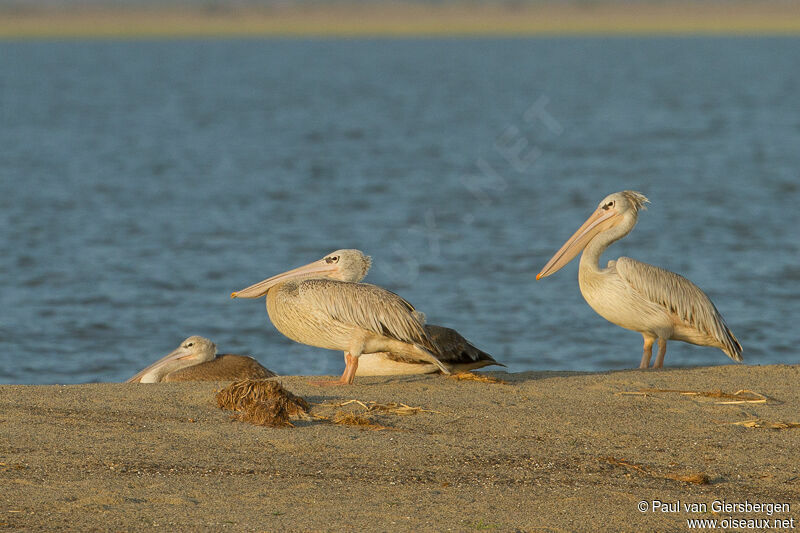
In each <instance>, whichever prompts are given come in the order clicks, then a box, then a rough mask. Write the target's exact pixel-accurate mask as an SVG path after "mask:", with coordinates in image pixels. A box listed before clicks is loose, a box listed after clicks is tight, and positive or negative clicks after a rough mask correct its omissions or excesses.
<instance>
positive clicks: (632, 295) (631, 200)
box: [536, 191, 742, 368]
mask: <svg viewBox="0 0 800 533" xmlns="http://www.w3.org/2000/svg"><path fill="white" fill-rule="evenodd" d="M646 202H649V200H648V199H647V198H646V197H645V196H644V195H643V194H641V193H638V192H634V191H622V192H618V193H614V194H610V195H608V196H606V197H605V198H604V199H603V201H602V202H600V205H599V206H598V207H597V210H596V211H595V212H594V213H593V214H592V216H590V217H589V219H588V220H587V221H586V222H584V223H583V225H582V226H581V227H580V228H578V231H576V232H575V234H574V235H573V236H572V237H570V239H569V240H568V241H567V242H566V243H564V246H562V247H561V249H560V250H559V251H558V252H556V254H555V255H554V256H553V257H552V258H551V259H550V261H548V262H547V264H546V265H545V266H544V268H542V271H541V272H539V274H538V275H537V276H536V279H541V278H543V277H546V276H549V275H550V274H553V273H554V272H557V271H558V270H559V269H561V268H562V267H563V266H564V265H566V264H567V263H569V262H570V261H571V260H572V258H574V257H575V256H576V255H577V254H578V252H580V251H581V250H583V255H581V262H580V268H579V270H578V283H579V285H580V288H581V294H583V297H584V298H585V299H586V302H587V303H588V304H589V305H590V306H591V308H592V309H594V310H595V311H596V312H597V313H598V314H599V315H600V316H602V317H603V318H605V319H606V320H608V321H609V322H613V323H614V324H616V325H618V326H621V327H623V328H626V329H631V330H634V331H638V332H639V333H641V334H642V337H644V353H643V354H642V362H641V364H640V365H639V368H647V367H648V366H649V365H650V357H651V356H652V350H653V342H654V341H656V340H657V341H658V356H657V357H656V361H655V364H654V365H653V367H654V368H661V367H662V366H663V365H664V354H666V353H667V340H668V339H675V340H679V341H684V342H688V343H691V344H698V345H700V346H714V347H716V348H719V349H720V350H722V351H723V352H725V353H726V354H727V355H728V357H730V358H731V359H733V360H734V361H741V360H742V346H741V345H740V344H739V341H738V340H736V337H735V336H734V335H733V332H731V330H730V329H728V326H727V325H726V324H725V320H724V319H723V318H722V315H721V314H720V313H719V311H717V308H716V307H714V304H713V303H711V300H709V298H708V296H706V294H705V293H704V292H703V291H701V290H700V289H699V288H698V287H697V286H696V285H695V284H694V283H692V282H691V281H689V280H688V279H686V278H684V277H682V276H679V275H678V274H674V273H672V272H670V271H668V270H664V269H661V268H658V267H656V266H652V265H648V264H647V263H641V262H639V261H636V260H635V259H631V258H629V257H620V258H619V259H617V260H616V261H609V262H608V266H607V267H606V268H600V266H599V264H598V262H599V260H600V256H601V255H602V253H603V252H604V251H605V249H606V248H608V246H609V245H610V244H611V243H613V242H615V241H617V240H619V239H621V238H623V237H624V236H626V235H627V234H628V233H630V232H631V230H632V229H633V227H634V226H635V225H636V220H637V218H638V216H639V210H640V209H644V208H645V205H644V204H645V203H646Z"/></svg>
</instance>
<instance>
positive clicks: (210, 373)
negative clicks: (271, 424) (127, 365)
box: [125, 335, 276, 383]
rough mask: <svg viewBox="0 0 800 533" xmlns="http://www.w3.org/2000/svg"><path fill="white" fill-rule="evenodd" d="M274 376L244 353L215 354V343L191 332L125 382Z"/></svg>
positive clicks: (231, 379)
mask: <svg viewBox="0 0 800 533" xmlns="http://www.w3.org/2000/svg"><path fill="white" fill-rule="evenodd" d="M275 375H276V374H275V373H274V372H271V371H270V370H267V369H266V368H264V367H263V366H261V365H260V364H258V361H256V360H255V359H253V358H252V357H248V356H246V355H233V354H225V355H220V356H217V345H216V344H214V343H213V342H211V341H210V340H208V339H206V338H203V337H198V336H196V335H195V336H192V337H189V338H188V339H186V340H185V341H183V342H182V343H181V344H180V346H178V347H177V348H175V350H173V351H172V352H171V353H169V354H167V355H165V356H164V357H162V358H161V359H159V360H158V361H156V362H155V363H153V364H152V365H150V366H148V367H147V368H145V369H144V370H142V371H141V372H139V373H138V374H136V375H135V376H133V377H132V378H130V379H129V380H127V381H126V382H125V383H159V382H165V381H234V380H237V379H247V378H251V379H261V378H271V377H274V376H275Z"/></svg>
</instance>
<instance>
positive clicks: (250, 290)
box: [231, 259, 338, 298]
mask: <svg viewBox="0 0 800 533" xmlns="http://www.w3.org/2000/svg"><path fill="white" fill-rule="evenodd" d="M337 269H338V268H337V265H336V264H328V263H326V262H325V260H324V259H320V260H319V261H314V262H313V263H309V264H307V265H305V266H301V267H298V268H295V269H292V270H289V271H287V272H284V273H283V274H278V275H277V276H272V277H271V278H267V279H265V280H264V281H259V282H258V283H256V284H255V285H250V286H249V287H247V288H246V289H242V290H240V291H237V292H232V293H231V298H261V297H262V296H264V295H265V294H267V291H269V290H270V288H272V287H274V286H275V285H277V284H278V283H281V282H282V281H286V280H290V279H292V278H302V277H308V276H313V275H315V274H331V273H333V272H336V271H337Z"/></svg>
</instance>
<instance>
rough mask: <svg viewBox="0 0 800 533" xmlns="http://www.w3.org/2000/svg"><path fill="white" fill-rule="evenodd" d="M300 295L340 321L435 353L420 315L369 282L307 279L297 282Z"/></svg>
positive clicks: (396, 297)
mask: <svg viewBox="0 0 800 533" xmlns="http://www.w3.org/2000/svg"><path fill="white" fill-rule="evenodd" d="M321 285H329V287H321ZM331 285H333V286H331ZM320 289H331V290H320ZM300 294H301V297H302V298H303V299H308V301H310V302H311V303H312V304H313V305H314V306H315V307H319V308H321V309H324V310H325V311H326V312H327V313H328V315H329V316H330V317H331V318H333V319H334V320H337V321H339V322H342V323H343V324H348V325H355V326H357V327H359V328H362V329H365V330H367V331H371V332H373V333H376V334H378V335H384V336H386V337H390V338H393V339H397V340H399V341H402V342H407V343H411V344H417V345H419V346H421V347H422V348H425V349H426V350H428V351H429V352H431V353H432V354H434V355H439V350H437V349H436V347H435V345H434V344H433V343H432V342H431V340H430V338H428V335H427V333H425V329H424V328H423V324H422V322H421V320H420V319H421V317H422V316H424V315H421V313H418V312H417V311H416V310H415V309H414V306H413V305H411V304H410V303H408V302H407V301H405V300H404V299H403V298H401V297H400V296H398V295H396V294H395V293H393V292H391V291H387V290H386V289H384V288H381V287H378V286H376V285H371V284H369V283H350V282H346V281H336V280H326V279H311V280H306V281H303V282H302V283H301V284H300Z"/></svg>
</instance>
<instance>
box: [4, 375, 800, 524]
mask: <svg viewBox="0 0 800 533" xmlns="http://www.w3.org/2000/svg"><path fill="white" fill-rule="evenodd" d="M484 375H488V376H493V377H496V378H500V379H502V380H504V381H505V382H506V383H505V384H501V383H484V382H475V381H457V380H455V379H449V378H445V377H441V376H421V377H401V378H391V379H390V378H359V379H357V380H356V384H355V385H354V386H351V387H338V388H321V387H318V386H315V385H311V384H309V383H308V381H307V380H308V378H305V377H283V378H278V379H280V381H281V382H282V383H283V384H284V386H285V387H286V388H287V389H288V390H290V391H292V392H294V393H296V394H299V395H301V396H303V397H304V398H305V399H306V400H308V401H309V402H312V409H311V414H312V415H313V416H314V417H315V418H314V419H311V420H305V421H302V420H301V421H296V422H295V427H293V428H269V427H260V426H254V425H250V424H247V423H243V422H238V421H234V420H232V419H231V413H230V412H228V411H222V410H220V409H219V408H218V407H217V404H216V400H215V393H216V391H218V390H220V389H222V388H223V387H224V386H225V385H226V384H225V383H174V384H158V385H126V384H116V383H108V384H87V385H71V386H58V385H53V386H23V385H20V386H17V385H7V386H2V387H0V405H1V406H2V407H1V408H0V476H1V477H2V485H3V487H4V490H3V496H2V505H1V506H0V509H1V510H0V528H4V529H22V530H28V531H32V530H43V529H48V530H51V529H69V530H81V531H105V530H114V531H134V530H144V529H151V528H152V529H154V530H181V531H186V530H208V531H211V530H214V531H216V530H230V531H278V530H281V531H344V530H351V531H352V530H369V531H389V530H391V531H398V530H399V531H411V530H414V531H433V530H437V531H444V530H450V531H475V530H492V531H515V530H519V531H586V530H590V529H591V530H601V531H608V530H615V531H647V530H650V531H655V530H659V531H684V530H687V519H693V518H706V519H717V520H720V521H721V520H725V519H727V520H731V519H732V518H733V519H745V520H757V519H758V520H769V521H770V523H771V524H772V521H773V520H781V521H783V520H785V521H786V522H775V523H776V524H783V525H787V526H788V525H789V524H790V523H791V524H793V525H794V526H795V527H798V525H799V524H798V522H799V521H800V465H799V464H798V462H797V450H798V449H800V428H798V427H794V426H793V424H797V423H799V422H800V409H798V407H800V393H798V388H797V383H798V380H799V379H800V367H798V366H744V365H723V366H718V367H710V368H691V369H666V370H664V371H639V370H630V371H616V372H608V373H586V374H583V373H580V374H579V373H564V372H529V373H520V374H507V373H503V372H489V373H485V374H484ZM743 389H744V390H748V391H752V392H744V393H739V394H738V395H736V394H735V393H737V392H738V391H741V390H743ZM670 391H673V392H670ZM674 391H683V393H681V392H674ZM692 393H693V394H692ZM351 400H358V401H357V402H356V401H351ZM347 402H349V403H347ZM390 404H395V405H400V404H404V405H406V406H409V407H414V408H421V410H420V409H403V410H400V411H395V412H387V411H381V410H380V409H379V408H375V407H376V406H381V405H384V406H386V405H390ZM370 407H372V408H373V410H372V411H368V410H367V409H368V408H370ZM403 411H408V412H410V414H400V413H402V412H403ZM337 412H349V413H352V414H356V415H360V416H362V417H365V418H367V419H368V420H369V421H370V422H371V423H372V424H373V425H372V426H363V427H358V426H346V425H337V424H334V423H332V421H331V419H332V418H333V415H334V414H335V413H337ZM654 500H658V501H660V502H664V503H665V504H666V503H669V504H670V505H675V504H676V502H680V506H679V507H678V509H677V510H673V511H668V512H664V511H663V510H662V509H664V508H662V509H658V510H654V509H653V507H654V503H653V502H654ZM640 502H645V503H640ZM715 502H716V503H715ZM720 502H725V503H724V504H722V503H720ZM754 503H759V504H760V503H770V504H788V506H789V507H788V509H789V510H788V511H787V508H786V507H772V508H771V509H772V510H771V511H770V512H767V511H766V510H765V509H764V508H761V509H759V510H758V511H755V510H753V508H752V504H754ZM692 504H697V505H696V506H695V507H694V510H688V509H689V508H687V507H685V506H687V505H690V506H691V505H692ZM731 504H737V505H739V504H741V505H748V504H749V505H751V507H746V508H745V507H742V508H737V507H733V508H731V507H728V508H726V507H720V506H721V505H731ZM703 505H705V510H702V506H703ZM639 506H642V507H643V508H645V507H646V508H645V511H644V512H642V511H640V510H639ZM655 506H658V504H655ZM731 509H732V510H731ZM737 509H738V510H739V511H741V512H736V511H737ZM792 520H793V522H791V521H792ZM729 524H730V522H729ZM727 529H729V530H730V529H736V528H735V527H733V528H727ZM742 529H744V528H742ZM787 529H789V528H787Z"/></svg>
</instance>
